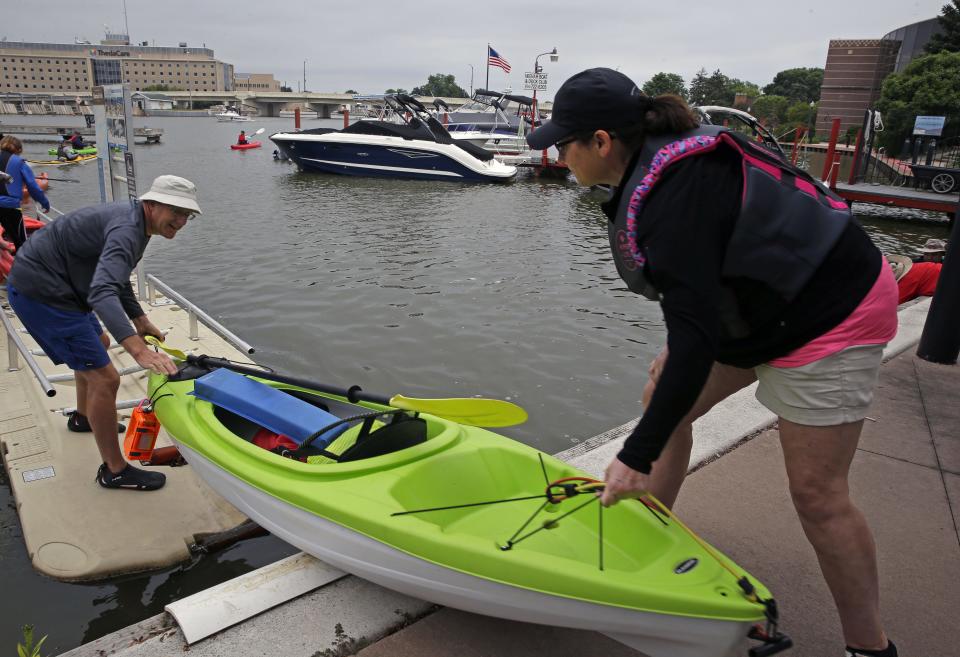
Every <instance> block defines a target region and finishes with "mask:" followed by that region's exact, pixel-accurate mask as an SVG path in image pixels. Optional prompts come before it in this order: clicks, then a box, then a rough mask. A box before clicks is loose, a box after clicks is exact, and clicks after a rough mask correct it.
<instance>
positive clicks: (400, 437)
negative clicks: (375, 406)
mask: <svg viewBox="0 0 960 657" xmlns="http://www.w3.org/2000/svg"><path fill="white" fill-rule="evenodd" d="M284 392H285V393H287V394H288V395H293V396H294V397H296V398H298V399H302V400H303V401H305V402H307V403H309V404H313V405H315V406H319V407H320V408H322V409H323V410H325V411H328V412H330V413H333V414H334V415H336V416H338V417H358V418H359V416H360V415H366V417H363V418H362V420H358V421H357V422H356V424H353V425H352V426H350V428H349V429H347V430H346V431H345V432H343V433H342V434H341V435H340V437H338V438H336V439H335V440H334V441H333V442H331V443H330V444H329V445H327V446H326V447H325V448H323V449H318V450H305V451H306V453H307V463H347V462H350V461H359V460H361V459H368V458H373V457H374V456H381V455H383V454H390V453H392V452H398V451H400V450H401V449H406V448H407V447H413V446H414V445H419V444H420V443H422V442H424V441H426V440H427V423H426V421H424V420H423V419H421V418H419V417H411V416H409V415H407V414H405V413H400V412H398V411H397V410H391V411H385V413H390V415H388V416H383V415H380V416H378V415H376V411H371V410H370V409H368V408H366V407H364V406H358V405H357V404H351V403H348V402H342V401H338V400H336V399H331V398H329V397H324V396H323V395H317V394H314V393H311V392H306V391H303V390H284ZM378 417H383V418H384V421H380V420H379V419H377V418H378ZM311 451H312V452H313V453H312V454H311V453H310V452H311Z"/></svg>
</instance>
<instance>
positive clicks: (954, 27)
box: [924, 0, 960, 54]
mask: <svg viewBox="0 0 960 657" xmlns="http://www.w3.org/2000/svg"><path fill="white" fill-rule="evenodd" d="M941 12H942V13H941V14H940V15H939V16H937V20H938V21H939V23H940V29H941V30H943V32H942V33H940V34H934V35H933V36H932V37H930V40H929V41H928V42H927V45H926V46H924V48H926V51H927V52H928V53H931V54H936V53H939V52H943V51H947V52H957V51H960V0H953V4H947V5H943V8H942V9H941Z"/></svg>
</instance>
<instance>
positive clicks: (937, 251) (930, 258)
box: [914, 238, 947, 262]
mask: <svg viewBox="0 0 960 657" xmlns="http://www.w3.org/2000/svg"><path fill="white" fill-rule="evenodd" d="M945 255H947V243H946V242H945V241H943V240H938V239H934V238H931V239H928V240H927V241H926V242H925V243H924V245H923V248H922V249H920V257H919V258H915V259H914V262H943V257H944V256H945Z"/></svg>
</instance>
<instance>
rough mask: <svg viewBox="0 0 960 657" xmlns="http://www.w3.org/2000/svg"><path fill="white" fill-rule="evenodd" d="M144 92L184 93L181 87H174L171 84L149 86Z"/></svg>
mask: <svg viewBox="0 0 960 657" xmlns="http://www.w3.org/2000/svg"><path fill="white" fill-rule="evenodd" d="M143 91H183V89H181V88H180V87H172V86H170V85H169V84H148V85H147V86H145V87H144V88H143Z"/></svg>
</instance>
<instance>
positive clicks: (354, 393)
mask: <svg viewBox="0 0 960 657" xmlns="http://www.w3.org/2000/svg"><path fill="white" fill-rule="evenodd" d="M187 362H188V363H193V364H195V365H199V366H200V367H205V368H219V367H222V368H224V369H228V370H233V371H234V372H238V373H240V374H247V375H249V376H256V377H259V378H261V379H267V380H269V381H276V382H277V383H286V384H287V385H291V386H297V387H300V388H309V389H311V390H319V391H320V392H325V393H327V394H330V395H337V396H339V397H346V398H347V400H348V401H350V402H351V403H354V404H356V403H357V402H359V401H366V402H371V403H374V404H382V405H384V406H389V405H390V398H389V397H384V396H383V395H374V394H371V393H369V392H364V391H363V389H361V388H360V386H350V387H349V388H347V389H346V390H344V389H342V388H337V387H335V386H331V385H327V384H326V383H320V382H319V381H308V380H307V379H300V378H297V377H295V376H287V375H285V374H277V373H276V372H271V371H269V370H263V369H260V368H258V367H247V366H246V365H241V364H239V363H234V362H233V361H230V360H227V359H225V358H217V357H216V356H195V355H193V354H188V355H187Z"/></svg>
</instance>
